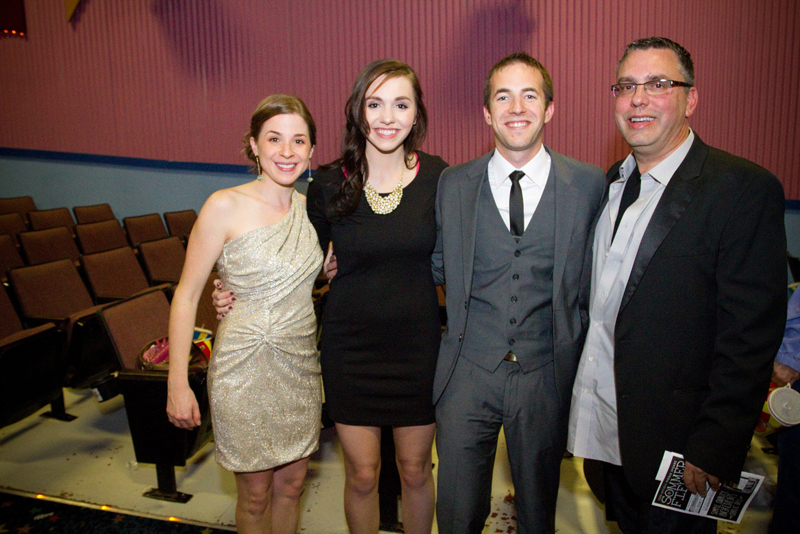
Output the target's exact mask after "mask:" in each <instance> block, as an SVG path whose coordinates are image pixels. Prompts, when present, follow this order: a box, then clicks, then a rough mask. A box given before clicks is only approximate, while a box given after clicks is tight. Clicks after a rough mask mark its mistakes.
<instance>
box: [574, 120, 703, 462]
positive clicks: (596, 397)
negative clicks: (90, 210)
mask: <svg viewBox="0 0 800 534" xmlns="http://www.w3.org/2000/svg"><path fill="white" fill-rule="evenodd" d="M693 141H694V133H693V132H691V131H690V132H689V137H688V138H687V139H686V141H684V142H683V144H681V146H679V147H678V148H677V149H676V150H675V151H674V152H673V153H672V154H670V155H669V156H667V157H666V158H665V159H664V160H663V161H662V162H661V163H659V164H658V165H656V166H655V167H653V168H652V169H651V170H650V171H649V172H647V173H645V174H643V175H642V187H641V191H640V192H639V198H638V199H636V201H634V203H633V204H631V206H630V207H629V208H628V209H627V210H625V213H623V214H622V220H621V221H620V224H619V228H618V229H617V234H616V237H614V238H613V242H612V233H613V231H614V223H615V221H616V220H617V212H618V211H619V204H620V200H621V199H622V191H623V189H624V188H625V183H626V182H627V179H628V177H629V176H630V175H631V173H632V172H633V171H634V169H635V168H636V160H635V159H634V158H633V155H632V154H631V155H629V156H628V157H627V158H626V159H625V161H624V162H623V163H622V166H621V167H620V178H619V179H618V180H616V181H615V182H613V183H612V184H611V185H610V187H609V193H608V203H607V204H606V206H605V207H604V208H603V212H602V213H601V215H600V220H599V221H598V223H597V230H596V231H595V236H594V256H593V263H592V286H591V287H592V288H591V296H590V300H589V331H588V333H587V335H586V344H585V345H584V346H583V353H582V354H581V360H580V364H579V366H578V374H577V377H576V379H575V385H574V386H573V389H572V408H571V410H570V417H569V434H568V438H567V449H569V451H570V452H572V453H573V454H574V455H575V456H579V457H581V458H590V459H594V460H601V461H604V462H608V463H611V464H615V465H622V460H621V458H620V452H619V433H618V426H617V389H616V384H615V383H614V327H615V324H616V322H617V313H618V312H619V306H620V303H621V302H622V296H623V294H624V293H625V286H626V285H627V284H628V278H629V277H630V274H631V269H632V268H633V262H634V260H635V259H636V253H637V252H638V250H639V244H640V243H641V241H642V237H643V236H644V233H645V230H646V229H647V225H648V224H649V223H650V218H651V217H652V216H653V212H654V211H655V209H656V206H657V205H658V202H659V200H660V199H661V195H662V194H663V193H664V189H665V188H666V187H667V184H669V181H670V179H671V178H672V176H673V175H674V174H675V171H676V170H677V169H678V167H679V166H680V164H681V163H682V162H683V160H684V158H685V157H686V154H688V152H689V149H690V148H691V146H692V142H693ZM642 357H646V355H645V354H643V355H642Z"/></svg>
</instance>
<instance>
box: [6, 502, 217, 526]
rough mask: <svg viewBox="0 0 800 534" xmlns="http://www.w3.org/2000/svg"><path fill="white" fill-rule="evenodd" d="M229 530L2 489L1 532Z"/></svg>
mask: <svg viewBox="0 0 800 534" xmlns="http://www.w3.org/2000/svg"><path fill="white" fill-rule="evenodd" d="M54 533H58V534H86V533H91V534H162V533H164V534H223V533H224V534H229V531H227V530H218V529H213V528H208V527H200V526H195V525H189V524H186V523H177V522H171V521H161V520H158V519H150V518H146V517H138V516H133V515H127V514H120V513H117V512H115V511H105V510H98V509H95V508H86V507H83V506H72V505H69V504H62V503H59V502H54V501H49V500H46V499H32V498H28V497H20V496H18V495H10V494H8V493H0V534H54Z"/></svg>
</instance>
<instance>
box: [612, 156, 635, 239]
mask: <svg viewBox="0 0 800 534" xmlns="http://www.w3.org/2000/svg"><path fill="white" fill-rule="evenodd" d="M641 189H642V175H641V174H639V167H635V168H634V169H633V172H632V173H631V176H630V178H628V180H627V181H626V182H625V189H623V190H622V199H620V201H619V211H618V212H617V222H616V223H614V233H613V234H611V241H614V236H616V235H617V228H619V222H620V221H621V220H622V215H623V214H624V213H625V210H626V209H628V208H630V207H631V204H633V203H634V202H636V199H637V198H639V191H641Z"/></svg>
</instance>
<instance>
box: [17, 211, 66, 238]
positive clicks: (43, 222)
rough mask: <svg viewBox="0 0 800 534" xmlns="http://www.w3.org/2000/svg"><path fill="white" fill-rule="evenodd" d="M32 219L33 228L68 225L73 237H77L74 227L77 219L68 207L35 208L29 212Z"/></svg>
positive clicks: (40, 228)
mask: <svg viewBox="0 0 800 534" xmlns="http://www.w3.org/2000/svg"><path fill="white" fill-rule="evenodd" d="M28 218H29V219H30V221H31V230H46V229H47V228H56V227H58V226H66V227H67V229H68V230H69V232H70V234H72V237H75V233H74V231H73V229H72V228H73V227H74V226H75V220H74V219H73V218H72V214H71V213H70V212H69V210H68V209H67V208H53V209H51V210H34V211H29V212H28Z"/></svg>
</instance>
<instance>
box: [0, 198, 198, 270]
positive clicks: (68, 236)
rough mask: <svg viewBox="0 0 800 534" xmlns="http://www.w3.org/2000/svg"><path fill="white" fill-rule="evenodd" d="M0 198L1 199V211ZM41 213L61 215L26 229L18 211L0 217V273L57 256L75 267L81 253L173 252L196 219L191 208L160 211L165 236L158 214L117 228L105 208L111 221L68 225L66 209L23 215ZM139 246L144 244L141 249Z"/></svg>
mask: <svg viewBox="0 0 800 534" xmlns="http://www.w3.org/2000/svg"><path fill="white" fill-rule="evenodd" d="M2 200H3V199H0V208H2ZM102 206H108V205H107V204H105V205H102ZM74 209H75V210H77V209H78V208H77V207H76V208H74ZM45 212H48V213H55V212H60V215H59V217H58V218H56V217H52V218H50V219H48V221H47V223H46V224H48V225H52V226H49V227H44V226H45V223H43V222H41V221H39V223H38V224H36V225H34V224H32V225H31V226H32V227H33V229H30V230H29V229H28V225H27V224H26V223H25V220H24V219H23V216H22V215H21V214H19V213H18V212H11V213H0V270H2V272H3V273H5V271H6V270H8V269H10V268H13V267H18V266H20V265H23V264H29V265H35V264H39V263H45V262H48V261H53V260H56V259H61V258H69V259H71V260H72V261H73V262H75V264H76V265H78V261H79V257H80V255H81V253H83V254H93V253H98V252H104V251H108V250H112V249H116V248H120V247H133V248H134V250H135V251H136V252H137V253H138V251H139V250H141V249H143V248H144V249H147V250H149V251H151V255H152V251H155V250H158V251H159V252H158V253H159V254H160V253H161V251H163V250H165V249H168V250H170V251H172V252H173V253H175V252H176V251H177V250H178V242H180V243H185V242H186V239H187V236H188V234H189V232H191V229H192V226H193V225H194V221H195V220H196V219H197V214H196V213H195V211H194V210H184V211H180V212H170V213H165V214H164V217H165V220H167V226H168V227H169V229H170V233H169V234H167V230H166V228H165V227H164V223H163V222H162V221H161V216H160V215H159V214H157V213H152V214H148V215H141V216H136V217H126V218H125V219H123V225H122V226H121V225H120V224H119V221H117V219H115V218H113V213H111V211H110V208H108V213H109V214H111V216H112V217H111V218H110V219H106V220H102V221H96V222H91V223H79V224H77V225H76V224H74V223H73V222H72V216H71V215H70V214H69V210H67V208H57V209H54V210H45V211H31V212H28V213H27V215H28V216H29V217H30V219H31V220H32V221H34V220H37V216H36V215H35V214H41V213H45ZM169 237H172V239H169ZM159 240H165V241H162V242H161V243H160V244H159V245H154V244H151V243H152V242H155V241H159ZM144 243H148V244H147V245H145V247H142V244H144ZM178 274H180V273H178ZM173 278H174V275H173ZM169 281H177V279H175V280H173V279H170V280H169Z"/></svg>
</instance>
